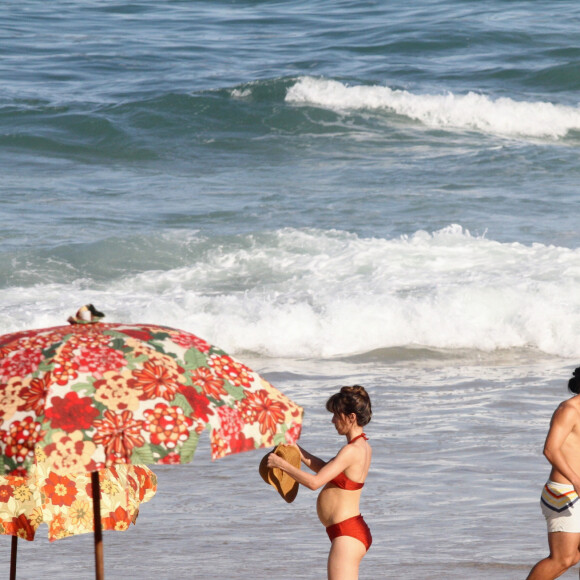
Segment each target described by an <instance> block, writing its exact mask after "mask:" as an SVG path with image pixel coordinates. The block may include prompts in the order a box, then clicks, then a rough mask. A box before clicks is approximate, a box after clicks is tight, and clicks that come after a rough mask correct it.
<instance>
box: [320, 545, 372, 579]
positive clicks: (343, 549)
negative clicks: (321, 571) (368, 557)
mask: <svg viewBox="0 0 580 580" xmlns="http://www.w3.org/2000/svg"><path fill="white" fill-rule="evenodd" d="M366 552H367V551H366V548H365V546H364V544H363V543H362V542H361V541H360V540H357V539H355V538H351V537H350V536H339V537H338V538H334V540H332V544H331V546H330V553H329V554H328V568H327V569H328V580H358V567H359V565H360V562H361V560H362V559H363V556H364V555H365V554H366Z"/></svg>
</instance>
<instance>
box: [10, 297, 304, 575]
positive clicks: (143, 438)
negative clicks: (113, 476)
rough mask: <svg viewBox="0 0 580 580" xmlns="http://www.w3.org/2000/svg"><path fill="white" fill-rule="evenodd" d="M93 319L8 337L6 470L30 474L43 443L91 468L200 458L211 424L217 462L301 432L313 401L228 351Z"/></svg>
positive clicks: (157, 329)
mask: <svg viewBox="0 0 580 580" xmlns="http://www.w3.org/2000/svg"><path fill="white" fill-rule="evenodd" d="M87 308H88V307H87ZM91 308H92V307H91ZM79 312H80V311H79ZM85 314H86V310H85ZM98 314H100V313H98ZM83 318H84V317H82V316H79V313H77V316H76V317H75V318H72V319H69V322H70V323H71V324H70V325H68V326H58V327H52V328H46V329H40V330H30V331H22V332H16V333H12V334H7V335H3V336H0V473H2V472H3V473H5V474H8V475H23V474H25V473H27V472H29V471H30V469H31V468H32V466H33V464H34V453H35V449H38V448H40V449H42V450H43V452H44V454H45V456H46V461H47V463H48V465H49V466H50V469H51V470H52V471H54V472H56V473H79V472H81V473H82V472H92V471H96V470H99V469H102V468H105V467H110V466H114V465H116V464H126V463H132V464H156V463H160V464H178V463H186V462H189V461H191V460H192V459H193V455H194V452H195V449H196V446H197V442H198V439H199V436H200V434H201V433H202V432H203V431H204V430H208V431H209V439H210V447H211V455H212V459H218V458H220V457H224V456H225V455H228V454H232V453H239V452H242V451H249V450H253V449H258V448H261V447H271V446H275V445H277V444H278V443H294V442H295V441H296V440H297V439H298V437H299V435H300V430H301V426H302V414H303V410H302V408H301V407H299V406H298V405H297V404H295V403H294V402H292V401H291V400H290V399H289V398H288V397H286V396H285V395H283V394H282V393H281V392H280V391H278V390H277V389H275V388H274V387H273V386H272V385H271V384H270V383H268V381H266V380H265V379H264V378H262V377H261V376H260V375H258V374H257V373H256V372H254V371H252V370H251V369H250V368H249V367H247V366H246V365H244V364H243V363H241V362H239V361H237V360H236V359H234V358H233V357H231V356H229V355H228V354H226V353H225V352H224V351H223V350H221V349H220V348H219V347H217V346H214V345H211V344H209V343H208V342H206V341H205V340H204V339H202V338H199V337H197V336H196V335H194V334H191V333H189V332H185V331H183V330H178V329H174V328H169V327H166V326H159V325H152V324H121V323H104V322H102V321H100V320H101V318H102V315H101V316H97V315H93V316H89V317H88V318H87V319H86V320H85V319H83ZM97 485H98V481H97ZM97 495H98V494H95V497H96V496H97ZM99 567H101V568H102V564H99V563H97V578H99V577H102V575H101V576H99Z"/></svg>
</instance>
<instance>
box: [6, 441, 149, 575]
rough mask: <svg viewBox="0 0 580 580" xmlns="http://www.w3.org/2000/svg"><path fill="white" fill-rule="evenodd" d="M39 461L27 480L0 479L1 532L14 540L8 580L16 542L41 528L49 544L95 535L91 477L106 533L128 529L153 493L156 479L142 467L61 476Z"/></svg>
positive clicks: (13, 570)
mask: <svg viewBox="0 0 580 580" xmlns="http://www.w3.org/2000/svg"><path fill="white" fill-rule="evenodd" d="M43 458H44V453H43V452H42V451H41V450H39V451H38V453H37V458H36V462H35V466H34V467H33V468H32V471H31V473H30V474H27V475H26V476H25V477H18V476H10V475H8V476H0V534H6V535H11V536H12V560H11V569H10V574H11V576H10V577H11V578H15V577H16V550H17V541H18V538H21V539H25V540H29V541H32V540H34V538H35V535H36V531H37V530H38V527H39V526H40V525H41V524H43V523H45V524H47V525H48V539H49V540H50V541H51V542H53V541H55V540H59V539H61V538H66V537H68V536H73V535H78V534H84V533H89V532H93V531H94V527H95V519H94V517H95V513H94V507H93V480H94V479H96V481H98V482H99V485H98V489H99V500H100V501H99V502H98V503H99V505H100V512H99V520H100V522H101V529H105V530H119V531H122V530H126V529H128V527H129V525H130V524H131V523H135V521H136V519H137V515H138V513H139V507H140V504H141V503H144V502H147V501H149V500H150V499H151V498H152V497H153V496H154V495H155V492H156V490H157V477H156V475H155V474H154V473H153V472H152V471H151V470H150V469H149V468H147V467H145V466H144V465H120V466H117V467H113V468H110V469H103V470H101V471H99V472H95V473H94V474H93V473H74V474H68V475H61V474H58V473H55V472H54V471H50V469H49V466H48V464H47V462H46V460H45V459H43ZM94 475H96V478H95V477H93V476H94Z"/></svg>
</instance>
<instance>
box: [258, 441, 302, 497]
mask: <svg viewBox="0 0 580 580" xmlns="http://www.w3.org/2000/svg"><path fill="white" fill-rule="evenodd" d="M271 453H275V454H276V455H278V457H281V458H282V459H285V460H286V461H287V462H288V463H290V465H293V466H294V467H296V468H297V469H300V451H298V449H296V447H294V446H293V445H278V447H276V448H275V449H274V450H273V451H272V452H271ZM268 455H270V453H267V454H266V455H264V457H263V458H262V461H261V462H260V475H261V476H262V479H263V480H264V481H265V482H266V483H269V484H270V485H273V486H274V487H275V488H276V489H277V490H278V493H279V494H280V495H281V496H282V497H283V498H284V499H285V500H286V501H287V502H288V503H292V502H293V501H294V500H295V499H296V495H297V494H298V482H297V481H296V480H295V479H294V478H293V477H290V476H289V475H288V474H287V473H286V472H285V471H282V470H281V469H279V468H278V467H268Z"/></svg>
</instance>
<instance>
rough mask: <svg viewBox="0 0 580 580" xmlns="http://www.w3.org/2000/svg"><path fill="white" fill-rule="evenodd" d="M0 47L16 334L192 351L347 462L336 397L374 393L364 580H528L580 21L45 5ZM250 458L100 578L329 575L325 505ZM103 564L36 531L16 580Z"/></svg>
mask: <svg viewBox="0 0 580 580" xmlns="http://www.w3.org/2000/svg"><path fill="white" fill-rule="evenodd" d="M0 22H1V23H2V24H1V26H0V81H1V86H2V90H1V91H0V161H1V166H2V178H1V179H0V334H4V333H8V332H13V331H16V330H20V329H25V328H36V327H45V326H52V325H60V324H62V323H64V321H65V320H66V318H67V317H68V316H69V315H71V314H73V313H74V312H75V311H76V310H77V308H78V307H79V306H81V305H83V304H86V303H89V302H91V303H94V304H95V305H96V306H97V308H99V309H100V310H103V311H104V312H105V313H106V315H107V320H108V321H111V322H115V321H119V322H121V321H122V322H151V323H161V324H167V325H170V326H175V327H179V328H183V329H185V330H188V331H190V332H194V333H196V334H198V335H200V336H202V337H203V338H205V339H206V340H209V341H210V342H213V343H215V344H217V345H219V346H221V347H222V348H224V349H225V350H227V351H228V352H230V353H231V354H233V355H235V356H236V357H237V358H239V359H241V360H243V361H244V362H246V363H248V364H250V366H252V367H253V368H255V369H256V370H258V371H260V372H261V373H262V374H264V376H265V377H266V378H268V379H269V380H271V382H273V383H274V384H275V385H276V386H277V387H278V388H280V389H281V390H283V391H284V392H286V393H287V394H289V395H290V396H291V397H292V398H293V399H294V400H296V401H297V402H299V403H300V404H302V405H303V406H304V407H305V409H306V418H305V425H304V430H303V435H302V443H303V445H304V446H305V447H306V448H307V449H309V450H311V451H313V452H315V453H317V454H319V455H321V456H322V457H328V458H329V457H331V456H332V455H333V454H334V453H336V451H337V449H338V448H339V446H340V445H341V441H340V440H339V439H338V438H337V436H336V435H335V432H334V430H333V428H332V426H331V424H330V422H329V419H330V418H329V417H328V416H327V413H326V412H325V411H324V402H325V400H326V398H327V397H328V396H329V395H330V394H332V393H333V392H334V391H335V390H336V389H337V387H339V386H341V385H343V384H353V383H360V384H364V385H365V386H366V387H367V388H368V389H369V391H370V393H371V397H372V400H373V403H374V417H373V421H372V422H371V423H370V424H369V426H368V429H367V434H368V435H369V436H370V438H371V439H370V441H371V443H372V444H373V448H374V464H373V468H372V471H371V474H370V476H369V479H368V480H367V481H368V484H367V487H365V492H364V494H363V500H362V505H361V509H362V511H363V515H364V516H365V519H366V520H367V521H368V522H369V525H370V527H371V530H372V532H373V536H374V544H373V547H372V548H371V550H370V551H369V553H368V555H367V556H366V557H365V559H364V560H363V564H362V567H361V578H397V579H398V580H412V579H421V580H424V579H430V578H440V577H445V578H450V579H463V580H471V579H480V578H481V579H482V580H483V579H486V580H489V579H491V580H511V579H514V580H515V579H518V578H525V576H526V575H527V573H528V571H529V569H530V568H531V566H532V565H533V564H534V563H535V562H536V561H537V560H539V559H540V558H542V557H543V556H545V555H546V553H547V542H546V538H545V525H544V522H543V518H542V516H541V514H540V512H539V493H540V488H541V486H542V484H543V482H544V480H545V479H546V477H547V475H548V465H547V463H546V461H545V460H544V459H543V458H542V456H541V450H542V445H543V440H544V437H545V435H546V432H547V428H548V424H549V420H550V416H551V414H552V412H553V410H554V409H555V407H556V406H557V404H558V403H559V402H560V401H561V400H563V399H564V398H566V397H567V394H566V382H567V379H568V378H569V376H570V375H571V371H572V370H573V369H574V368H575V367H576V366H578V363H579V360H580V332H579V330H580V293H578V291H577V288H578V284H579V282H580V243H579V237H578V234H577V231H578V219H577V216H576V214H575V210H576V209H577V208H578V201H579V197H580V196H579V193H578V183H579V182H580V163H579V153H580V103H579V99H578V94H579V89H580V65H579V64H578V62H579V57H580V42H579V40H578V34H577V31H578V27H579V25H580V6H579V5H578V4H577V3H575V2H572V1H570V0H556V1H553V2H550V3H544V4H541V3H536V2H529V1H523V0H520V1H518V0H490V1H488V2H485V3H481V2H473V1H470V0H439V1H437V2H435V1H433V0H417V1H415V2H412V3H409V2H399V1H397V0H395V1H393V2H381V1H377V0H375V1H371V0H365V1H360V0H359V1H357V2H354V1H352V0H334V1H332V2H330V1H328V0H309V1H308V2H306V1H303V0H296V1H292V2H281V1H275V0H237V1H236V0H211V1H204V0H197V1H195V2H192V1H187V0H173V1H163V2H151V1H149V0H141V1H127V0H113V1H110V2H106V3H103V2H96V1H94V0H85V1H83V2H79V1H78V0H67V1H65V0H55V1H54V2H50V3H46V2H40V1H38V0H25V1H23V2H19V3H17V2H13V1H9V2H5V3H3V4H2V5H0ZM261 457H262V453H261V452H258V451H257V452H253V453H245V454H242V455H239V456H235V457H229V458H226V459H223V460H221V461H218V462H215V463H212V462H211V461H210V460H209V451H208V450H207V448H205V449H204V445H203V441H202V442H201V443H200V446H199V450H198V453H197V454H196V457H195V460H194V462H193V463H192V464H191V465H187V466H182V467H175V468H173V467H160V468H156V469H155V471H156V472H157V473H158V475H159V480H160V486H159V491H158V494H157V497H156V498H155V499H154V500H153V501H152V502H150V503H149V504H146V505H144V506H143V508H142V513H141V515H140V518H139V521H138V523H137V525H136V526H135V527H134V528H133V529H131V530H130V531H128V532H125V533H118V534H114V533H107V534H105V564H106V570H107V577H108V578H124V579H125V578H142V579H148V578H151V579H153V578H156V579H157V578H159V579H165V578H167V579H169V578H175V577H181V576H184V577H193V578H215V579H219V580H221V579H226V578H236V579H240V580H250V579H255V578H264V579H266V578H268V579H270V578H271V579H274V578H275V579H280V580H291V579H298V578H304V579H309V580H310V579H315V578H322V577H324V576H325V560H326V554H327V552H328V539H327V538H326V534H325V532H324V530H323V529H322V527H321V526H320V524H319V523H318V521H317V519H316V514H315V494H313V493H312V492H309V491H307V490H305V489H302V490H301V491H300V493H299V496H298V498H297V500H296V502H295V503H294V504H292V505H287V504H285V503H284V502H282V501H281V500H280V499H279V498H278V497H277V496H276V495H275V493H274V492H273V490H271V489H268V488H266V487H265V486H264V484H263V482H262V481H261V479H260V478H259V476H258V472H257V466H258V464H259V461H260V459H261ZM91 542H92V538H91V537H89V536H86V537H79V538H71V539H66V540H62V541H60V542H56V543H54V544H52V545H49V544H48V542H47V540H46V538H45V537H43V533H42V530H41V532H39V537H38V539H37V540H36V541H35V542H34V543H31V544H25V543H24V542H21V543H20V544H21V548H20V550H21V551H20V561H19V573H18V577H19V578H23V579H28V578H37V577H38V576H39V575H41V574H46V575H52V576H54V577H58V578H63V579H79V578H90V577H92V574H93V561H92V555H91V550H92V544H91ZM9 546H10V539H9V538H8V537H4V538H1V537H0V567H2V568H5V567H6V566H7V565H8V558H9ZM577 574H578V572H577V570H574V571H570V572H568V573H567V574H565V575H564V576H563V578H566V577H569V578H575V577H577Z"/></svg>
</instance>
